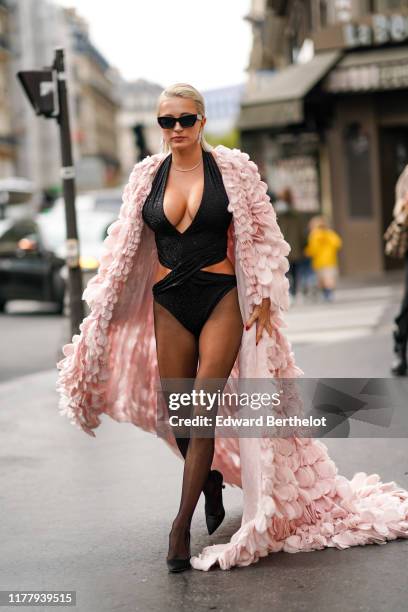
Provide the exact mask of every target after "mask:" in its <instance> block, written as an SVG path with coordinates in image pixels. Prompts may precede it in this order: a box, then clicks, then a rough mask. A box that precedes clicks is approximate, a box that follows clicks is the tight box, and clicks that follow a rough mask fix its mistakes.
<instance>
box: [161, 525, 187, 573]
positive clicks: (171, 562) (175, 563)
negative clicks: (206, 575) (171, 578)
mask: <svg viewBox="0 0 408 612" xmlns="http://www.w3.org/2000/svg"><path fill="white" fill-rule="evenodd" d="M169 537H170V536H169ZM187 538H188V549H189V556H188V557H173V559H166V564H167V567H168V570H169V572H170V573H175V572H184V570H188V569H190V568H191V564H190V559H191V552H190V533H189V534H188V536H187Z"/></svg>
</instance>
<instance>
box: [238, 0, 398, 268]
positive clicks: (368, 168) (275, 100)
mask: <svg viewBox="0 0 408 612" xmlns="http://www.w3.org/2000/svg"><path fill="white" fill-rule="evenodd" d="M257 8H258V22H257V25H256V26H254V27H256V28H258V30H259V29H261V30H262V26H261V25H259V24H260V21H261V17H260V16H259V15H260V13H259V2H258V6H257ZM264 9H265V15H266V19H267V20H270V21H273V20H274V18H276V20H277V23H278V24H279V28H280V36H281V39H282V40H284V41H285V43H284V44H283V46H282V48H281V49H280V51H279V53H278V55H277V58H276V62H275V64H273V62H272V63H270V64H269V66H268V65H265V61H264V63H263V64H262V65H261V68H259V64H257V63H256V60H257V58H258V59H259V51H258V52H257V53H255V54H253V57H252V58H251V61H252V63H251V62H250V66H249V72H250V78H249V81H248V88H247V91H246V94H245V97H244V100H243V103H242V107H241V114H240V119H239V127H240V130H241V139H242V145H243V147H244V148H245V149H246V150H248V152H250V153H251V154H252V155H253V156H254V157H255V158H256V159H257V160H258V161H259V163H260V164H261V166H264V167H265V175H266V176H267V178H268V180H269V181H270V182H271V186H272V188H273V190H278V189H279V188H283V187H285V186H289V187H291V188H292V190H293V191H294V194H295V204H296V207H297V208H299V209H301V210H304V211H307V212H310V213H320V212H323V213H324V214H326V215H327V216H328V217H329V219H330V220H331V222H332V225H333V227H334V228H335V229H336V230H337V231H338V232H339V233H340V234H341V236H342V238H343V249H342V251H341V253H340V258H339V259H340V270H341V272H342V273H343V274H347V275H353V274H356V275H360V274H378V273H380V272H383V271H385V270H388V269H391V268H394V267H400V266H401V265H402V263H401V262H400V261H399V260H395V259H391V258H388V257H387V256H385V254H384V243H383V238H382V236H383V232H384V230H385V228H386V226H387V225H388V223H389V222H390V220H391V217H392V208H393V204H394V187H395V182H396V180H397V178H398V175H399V173H400V172H401V171H402V169H403V168H404V167H405V165H406V164H407V163H408V7H407V6H406V2H402V1H401V2H399V1H393V0H392V1H390V2H387V1H386V0H378V1H376V0H373V1H369V0H367V1H365V0H361V1H359V2H357V1H354V0H343V1H339V2H325V1H322V0H318V1H310V2H297V1H296V0H293V1H292V2H279V1H274V0H269V1H266V2H265V3H264ZM269 29H270V27H269ZM264 31H267V29H266V30H264ZM257 40H258V41H259V36H258V39H257ZM264 40H268V39H267V38H264ZM254 42H255V38H254ZM307 45H312V46H313V57H312V59H311V60H310V61H307V62H306V63H303V62H302V60H301V57H302V53H303V52H304V49H305V48H306V46H307ZM282 49H283V50H284V52H283V51H282ZM264 57H265V55H264Z"/></svg>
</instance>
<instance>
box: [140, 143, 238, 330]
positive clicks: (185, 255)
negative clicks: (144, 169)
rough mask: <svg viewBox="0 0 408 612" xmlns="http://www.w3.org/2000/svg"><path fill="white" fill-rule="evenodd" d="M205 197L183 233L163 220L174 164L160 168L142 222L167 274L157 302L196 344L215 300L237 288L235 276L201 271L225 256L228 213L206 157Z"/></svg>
mask: <svg viewBox="0 0 408 612" xmlns="http://www.w3.org/2000/svg"><path fill="white" fill-rule="evenodd" d="M202 153H203V163H204V191H203V196H202V200H201V204H200V206H199V208H198V210H197V212H196V214H195V216H194V219H193V221H192V222H191V223H190V225H189V226H188V227H187V229H186V230H185V231H184V232H179V230H178V229H177V228H176V227H175V226H174V225H172V224H171V223H170V221H169V220H168V219H167V217H166V215H165V214H164V209H163V198H164V192H165V189H166V183H167V178H168V175H169V170H170V166H171V163H172V154H169V155H168V156H167V157H166V158H165V159H164V161H163V162H162V163H161V165H160V167H159V169H158V171H157V173H156V175H155V177H154V179H153V183H152V188H151V191H150V193H149V195H148V197H147V198H146V201H145V203H144V205H143V209H142V217H143V220H144V222H145V223H146V224H147V225H148V226H149V227H150V228H151V229H152V230H153V231H154V233H155V240H156V246H157V254H158V259H159V262H160V263H161V264H162V265H163V266H165V267H166V268H170V269H171V272H169V273H168V274H167V275H166V276H165V277H164V278H162V279H161V280H160V281H158V282H157V283H155V284H154V285H153V287H152V291H153V295H154V298H155V300H156V301H157V302H158V303H159V304H161V305H162V306H164V307H165V308H167V310H169V311H170V312H171V313H172V314H173V315H174V316H175V317H176V318H177V319H178V320H179V321H180V323H182V325H184V327H186V328H187V329H188V330H189V331H191V332H192V333H193V334H194V336H195V337H196V338H197V339H198V337H199V335H200V332H201V329H202V327H203V325H204V323H205V322H206V320H207V319H208V317H209V316H210V314H211V311H212V310H213V308H214V307H215V305H216V304H217V303H218V302H219V300H220V299H221V298H222V297H223V296H224V295H225V294H226V293H227V292H228V291H229V290H230V289H232V288H233V287H235V286H236V285H237V279H236V275H235V274H224V273H219V272H210V271H208V270H201V268H205V267H207V266H210V265H212V264H215V263H218V262H220V261H223V260H224V259H225V257H226V255H227V231H228V227H229V225H230V223H231V219H232V213H231V212H229V211H228V210H227V206H228V196H227V193H226V191H225V187H224V183H223V181H222V176H221V172H220V170H219V168H218V165H217V163H216V161H215V159H214V157H213V155H212V153H211V152H209V151H204V149H202Z"/></svg>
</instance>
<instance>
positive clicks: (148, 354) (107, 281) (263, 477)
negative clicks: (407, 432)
mask: <svg viewBox="0 0 408 612" xmlns="http://www.w3.org/2000/svg"><path fill="white" fill-rule="evenodd" d="M214 153H215V155H216V160H217V163H218V165H219V168H220V170H221V173H222V177H223V181H224V184H225V188H226V191H227V193H228V197H229V207H228V208H229V210H230V211H231V212H232V213H233V223H232V224H231V226H230V229H229V233H228V256H229V258H230V259H231V261H232V262H233V263H234V265H235V271H236V275H237V287H238V297H239V303H240V309H241V313H242V316H243V320H244V321H245V320H247V318H248V317H249V315H250V312H251V311H252V308H253V307H254V306H255V305H257V304H260V303H261V301H262V298H264V297H269V298H270V299H271V306H272V321H273V324H274V331H273V334H272V336H271V337H270V336H269V335H268V334H264V336H263V337H262V338H261V340H260V342H259V343H258V345H256V343H255V334H256V326H255V325H254V326H252V328H251V329H250V330H248V331H244V335H243V339H242V343H241V347H240V351H239V355H238V357H237V360H236V362H235V364H234V367H233V370H232V372H231V376H230V381H229V382H228V383H227V385H226V388H225V391H226V392H228V391H230V390H232V388H231V385H232V384H233V382H234V381H236V380H237V379H238V377H240V378H241V379H244V378H271V377H272V378H282V379H291V378H296V377H298V376H301V375H302V374H304V373H303V371H302V370H301V369H300V368H298V367H297V366H296V364H295V359H294V354H293V352H292V350H291V345H290V343H289V341H288V340H287V339H286V336H285V335H284V334H283V333H282V331H281V329H282V327H284V326H285V325H286V324H285V322H284V321H283V319H282V317H281V314H280V313H281V311H285V310H287V309H288V308H289V291H288V289H289V283H288V279H287V277H286V276H285V273H286V271H287V270H288V267H289V264H288V260H287V255H288V253H289V251H290V246H289V245H288V243H287V242H286V241H285V240H284V237H283V235H282V233H281V231H280V228H279V226H278V224H277V221H276V215H275V212H274V209H273V207H272V206H271V203H270V200H269V197H268V196H267V194H266V184H265V183H263V182H262V181H261V179H260V175H259V173H258V170H257V167H256V165H255V164H254V163H253V162H252V161H251V160H250V159H249V157H248V155H247V154H245V153H242V152H241V151H239V150H238V149H233V150H231V149H229V148H227V147H224V146H222V145H220V146H218V147H216V148H215V150H214ZM162 160H163V155H162V154H157V155H153V156H151V157H147V158H145V159H144V160H143V161H142V162H140V163H138V164H136V166H135V167H134V169H133V171H132V173H131V175H130V177H129V182H128V184H127V185H126V187H125V190H124V194H123V204H122V207H121V209H120V213H119V218H118V220H117V221H115V222H114V223H113V224H112V225H111V226H110V228H109V232H108V233H109V235H108V237H107V238H106V240H105V243H104V254H103V257H102V261H101V265H100V267H99V270H98V273H97V274H96V275H95V276H94V277H93V278H92V279H91V280H90V281H89V283H88V285H87V287H86V289H85V291H84V293H83V298H84V299H85V300H86V301H87V303H88V305H89V307H90V311H91V312H90V314H89V315H88V316H87V317H85V319H84V320H83V322H82V323H81V326H80V334H77V335H75V336H73V338H72V342H71V343H68V344H66V345H64V347H63V352H64V356H65V357H64V358H63V359H62V360H61V361H59V362H58V363H57V368H58V370H59V376H58V380H57V384H56V387H57V390H58V392H59V395H60V400H59V410H60V413H61V414H62V415H65V416H67V417H68V418H69V419H70V421H71V423H72V424H73V425H75V426H77V427H78V428H80V429H82V430H83V431H85V432H86V433H88V434H89V435H91V436H95V433H94V431H93V430H94V429H96V428H97V427H98V426H99V425H100V423H101V415H102V414H103V413H105V414H108V415H109V416H111V417H112V418H113V419H115V420H117V421H122V422H131V423H133V424H134V425H137V426H138V427H141V428H143V429H144V430H145V431H149V432H152V433H157V434H158V435H160V436H162V437H163V439H164V440H165V441H166V443H167V444H168V445H169V447H170V448H171V449H172V451H173V452H174V453H176V454H177V456H179V457H180V458H181V455H180V454H179V451H178V449H177V446H176V444H175V441H174V437H173V435H172V432H171V430H170V428H169V427H168V426H167V425H166V424H165V423H163V422H162V421H161V420H160V419H159V421H158V420H157V419H158V416H159V417H160V416H161V412H160V410H161V409H160V405H159V403H158V402H157V389H158V388H159V384H160V382H159V376H158V367H157V358H156V346H155V338H154V326H153V311H152V294H151V287H152V284H153V282H154V280H153V279H154V276H155V271H156V266H157V263H158V260H157V252H156V247H155V242H154V234H153V232H152V231H151V230H150V228H148V227H147V226H146V225H144V223H143V220H142V216H141V209H142V206H143V203H144V200H145V198H146V197H147V195H148V193H149V191H150V188H151V183H152V180H153V176H154V173H155V171H156V170H157V167H158V165H159V163H160V162H161V161H162ZM286 390H287V392H286V393H285V398H286V404H285V405H284V406H283V411H284V412H285V413H286V414H293V413H294V412H296V411H298V410H299V402H298V399H297V397H296V391H295V390H292V389H291V385H290V384H288V383H287V384H286ZM213 468H216V469H219V470H220V471H221V472H222V473H223V475H224V479H225V481H226V482H227V483H229V484H231V485H232V486H239V487H242V490H243V497H244V507H243V516H242V523H241V527H240V529H239V530H238V531H237V532H236V533H235V534H234V535H233V536H232V537H231V539H230V541H229V542H227V543H225V544H219V545H215V546H207V547H206V548H204V550H203V551H202V552H201V553H200V554H199V555H197V556H195V557H193V558H192V559H191V564H192V566H193V567H194V568H195V569H200V570H205V571H206V570H208V569H210V567H212V566H213V565H216V564H217V565H218V566H219V567H221V568H222V569H229V568H231V567H233V566H246V565H249V564H251V563H255V562H256V561H258V560H259V558H260V557H263V556H265V555H267V554H269V553H271V552H277V551H279V550H284V551H286V552H300V551H305V552H306V551H310V550H315V549H320V548H324V547H333V546H336V547H337V548H347V547H349V546H353V545H357V544H359V545H364V544H371V543H378V544H381V543H384V542H386V541H387V540H393V539H395V538H397V537H408V492H407V491H405V490H403V489H401V488H399V487H398V485H397V484H396V483H394V482H389V483H385V484H384V483H382V482H381V480H380V478H379V476H378V475H377V474H372V475H369V476H367V475H366V474H364V473H357V474H356V475H355V476H354V477H353V479H352V480H350V481H349V480H347V479H346V478H344V477H343V476H340V475H338V474H337V469H336V466H335V465H334V463H333V461H332V460H331V459H330V458H329V456H328V452H327V448H326V446H325V445H324V444H323V443H322V442H320V441H319V440H313V439H307V438H301V437H297V436H295V435H294V436H292V437H290V438H283V437H282V438H260V439H258V438H250V439H249V438H241V439H238V438H216V441H215V454H214V461H213Z"/></svg>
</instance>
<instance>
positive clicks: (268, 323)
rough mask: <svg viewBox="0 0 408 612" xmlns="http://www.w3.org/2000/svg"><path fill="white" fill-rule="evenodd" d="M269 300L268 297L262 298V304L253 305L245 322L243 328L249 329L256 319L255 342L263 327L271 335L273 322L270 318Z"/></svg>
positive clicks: (260, 335)
mask: <svg viewBox="0 0 408 612" xmlns="http://www.w3.org/2000/svg"><path fill="white" fill-rule="evenodd" d="M271 314H272V312H271V300H270V298H264V299H263V300H262V304H260V305H257V306H255V307H254V310H253V312H252V314H251V316H250V317H249V319H248V321H247V322H246V323H245V329H247V330H248V329H250V328H251V327H252V324H253V322H254V321H256V344H258V342H259V340H260V339H261V337H262V333H263V330H264V328H265V329H266V331H267V332H268V334H269V335H270V336H272V331H273V324H272V318H271Z"/></svg>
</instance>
